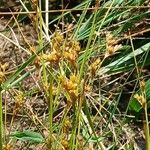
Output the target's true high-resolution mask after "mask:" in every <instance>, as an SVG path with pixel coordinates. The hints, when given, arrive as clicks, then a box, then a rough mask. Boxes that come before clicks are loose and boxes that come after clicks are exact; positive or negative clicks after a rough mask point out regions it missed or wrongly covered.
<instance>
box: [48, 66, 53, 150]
mask: <svg viewBox="0 0 150 150" xmlns="http://www.w3.org/2000/svg"><path fill="white" fill-rule="evenodd" d="M51 73H52V66H50V87H49V137H50V142H51V144H52V134H53V129H52V127H53V76H52V74H51ZM51 144H50V145H51ZM51 148H52V147H51ZM51 148H50V149H51Z"/></svg>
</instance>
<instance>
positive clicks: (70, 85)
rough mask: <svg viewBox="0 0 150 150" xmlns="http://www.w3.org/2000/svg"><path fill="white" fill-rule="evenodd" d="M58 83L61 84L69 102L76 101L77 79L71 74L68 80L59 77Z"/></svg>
mask: <svg viewBox="0 0 150 150" xmlns="http://www.w3.org/2000/svg"><path fill="white" fill-rule="evenodd" d="M60 81H61V83H62V86H63V88H64V89H65V91H66V92H67V93H68V94H69V96H70V98H71V100H75V99H77V97H78V95H79V93H78V82H79V79H78V77H77V76H76V75H75V74H73V75H71V76H70V79H68V78H66V77H65V76H60Z"/></svg>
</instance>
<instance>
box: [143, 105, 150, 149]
mask: <svg viewBox="0 0 150 150" xmlns="http://www.w3.org/2000/svg"><path fill="white" fill-rule="evenodd" d="M144 110H145V119H146V134H145V135H146V150H150V134H149V122H148V114H147V103H146V104H145V108H144Z"/></svg>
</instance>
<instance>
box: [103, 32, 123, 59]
mask: <svg viewBox="0 0 150 150" xmlns="http://www.w3.org/2000/svg"><path fill="white" fill-rule="evenodd" d="M117 42H118V41H117V40H116V39H115V38H114V37H113V35H112V34H111V33H110V32H108V33H107V34H106V53H105V58H106V57H108V56H111V55H113V54H115V52H116V51H118V50H119V49H120V48H122V45H121V44H119V45H118V44H117Z"/></svg>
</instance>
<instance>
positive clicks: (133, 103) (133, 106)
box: [129, 79, 150, 112]
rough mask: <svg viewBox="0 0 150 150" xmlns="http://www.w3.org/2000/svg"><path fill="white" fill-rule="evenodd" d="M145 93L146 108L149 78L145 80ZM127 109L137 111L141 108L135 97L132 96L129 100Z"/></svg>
mask: <svg viewBox="0 0 150 150" xmlns="http://www.w3.org/2000/svg"><path fill="white" fill-rule="evenodd" d="M140 93H141V91H140V90H139V91H138V92H137V94H140ZM145 93H146V100H147V104H148V108H150V79H149V80H147V82H146V84H145ZM129 109H130V110H132V111H135V112H139V111H140V110H141V109H142V106H141V104H140V103H139V102H138V101H137V100H136V99H135V98H132V99H131V100H130V102H129Z"/></svg>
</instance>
